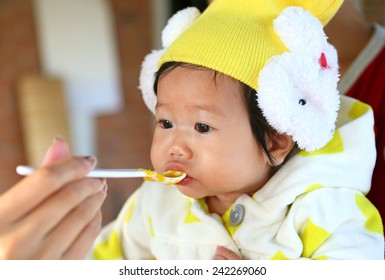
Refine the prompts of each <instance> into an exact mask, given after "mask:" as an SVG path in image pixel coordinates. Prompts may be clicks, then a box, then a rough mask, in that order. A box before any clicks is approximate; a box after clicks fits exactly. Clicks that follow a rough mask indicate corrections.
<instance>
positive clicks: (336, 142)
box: [298, 129, 344, 157]
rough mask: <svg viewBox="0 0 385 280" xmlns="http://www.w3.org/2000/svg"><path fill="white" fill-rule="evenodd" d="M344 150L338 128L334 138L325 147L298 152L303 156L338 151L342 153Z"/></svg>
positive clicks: (328, 153)
mask: <svg viewBox="0 0 385 280" xmlns="http://www.w3.org/2000/svg"><path fill="white" fill-rule="evenodd" d="M343 151H344V144H343V141H342V137H341V133H340V132H339V130H338V129H337V130H336V131H335V133H334V136H333V138H332V140H330V141H329V142H328V143H327V144H326V145H325V146H324V147H322V148H321V149H318V150H316V151H314V152H310V153H309V152H306V151H305V150H302V151H300V152H299V153H298V155H301V156H304V157H306V156H317V155H330V154H336V153H342V152H343Z"/></svg>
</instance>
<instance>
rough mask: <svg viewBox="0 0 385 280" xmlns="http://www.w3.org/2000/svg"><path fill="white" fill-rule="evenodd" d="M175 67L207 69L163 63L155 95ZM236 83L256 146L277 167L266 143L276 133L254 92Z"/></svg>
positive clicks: (157, 75)
mask: <svg viewBox="0 0 385 280" xmlns="http://www.w3.org/2000/svg"><path fill="white" fill-rule="evenodd" d="M176 67H186V68H190V69H207V68H204V67H202V66H198V65H193V64H188V63H183V62H167V63H164V64H163V65H162V66H161V67H160V68H159V70H158V71H157V72H156V74H155V82H154V92H155V94H157V89H158V82H159V79H160V78H161V77H162V76H163V75H165V74H167V73H169V72H170V71H171V70H173V69H175V68H176ZM213 72H214V80H215V79H216V77H217V75H218V74H220V73H219V72H216V71H213ZM237 82H239V84H240V86H241V88H242V90H243V93H244V94H243V96H244V101H245V106H246V109H247V112H248V114H249V121H250V126H251V130H252V132H253V135H254V139H255V140H256V142H257V143H258V145H259V146H260V147H261V148H262V149H263V151H264V152H265V154H266V156H267V157H268V159H269V161H270V163H271V164H272V165H273V166H275V167H277V166H276V165H275V160H274V157H273V155H272V154H271V153H270V151H269V148H268V147H267V141H266V140H267V139H269V140H271V141H273V139H274V135H275V134H276V132H275V130H274V129H273V128H272V127H271V126H270V125H269V124H268V122H267V121H266V118H265V117H264V116H263V114H262V111H261V109H260V108H259V106H258V97H257V92H256V90H255V89H253V88H251V87H250V86H248V85H246V84H244V83H242V82H240V81H237Z"/></svg>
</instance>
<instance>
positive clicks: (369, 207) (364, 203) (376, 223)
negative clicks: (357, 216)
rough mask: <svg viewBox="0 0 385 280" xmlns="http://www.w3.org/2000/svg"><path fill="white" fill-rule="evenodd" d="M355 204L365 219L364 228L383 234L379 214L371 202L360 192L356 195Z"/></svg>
mask: <svg viewBox="0 0 385 280" xmlns="http://www.w3.org/2000/svg"><path fill="white" fill-rule="evenodd" d="M356 204H357V207H358V208H359V209H360V210H361V212H362V214H363V215H365V217H366V219H367V220H366V222H365V228H366V229H367V230H368V231H370V232H374V233H379V234H384V232H383V227H382V224H381V216H380V214H379V213H378V211H377V209H376V208H375V207H374V206H373V204H371V203H370V202H369V200H368V199H367V198H366V197H364V196H363V195H360V194H357V195H356Z"/></svg>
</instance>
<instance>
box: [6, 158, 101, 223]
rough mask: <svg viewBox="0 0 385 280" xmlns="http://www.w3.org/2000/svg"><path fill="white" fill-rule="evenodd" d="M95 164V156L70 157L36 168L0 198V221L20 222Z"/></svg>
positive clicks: (81, 176) (82, 175)
mask: <svg viewBox="0 0 385 280" xmlns="http://www.w3.org/2000/svg"><path fill="white" fill-rule="evenodd" d="M95 165H96V159H95V158H94V157H71V158H68V159H66V160H63V161H61V162H57V163H54V164H50V165H47V166H44V167H41V168H39V169H37V170H36V171H35V172H33V173H32V174H31V175H29V176H27V177H26V178H24V179H23V180H21V181H20V182H19V183H17V184H16V185H15V186H14V187H12V188H11V189H10V190H8V191H7V192H6V193H4V194H3V195H2V196H0V220H1V221H2V222H5V221H8V222H12V221H15V220H17V219H19V218H20V217H22V216H23V215H25V214H26V213H28V212H29V211H31V210H32V209H33V208H35V207H36V206H37V205H39V204H40V203H41V202H42V201H44V200H45V199H46V198H47V197H49V196H50V195H52V194H53V193H55V192H56V191H58V190H59V189H60V188H62V187H63V186H65V185H66V184H68V183H69V182H72V181H76V180H78V179H80V178H83V177H84V176H85V175H86V174H87V173H88V172H89V171H91V169H93V167H94V166H95Z"/></svg>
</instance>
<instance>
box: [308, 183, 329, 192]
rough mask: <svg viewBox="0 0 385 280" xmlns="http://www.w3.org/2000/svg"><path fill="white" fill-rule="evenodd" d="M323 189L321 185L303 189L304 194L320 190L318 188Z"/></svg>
mask: <svg viewBox="0 0 385 280" xmlns="http://www.w3.org/2000/svg"><path fill="white" fill-rule="evenodd" d="M323 187H324V185H322V184H313V185H310V186H308V187H307V188H306V189H305V191H304V193H307V192H311V191H314V190H316V189H320V188H323Z"/></svg>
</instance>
